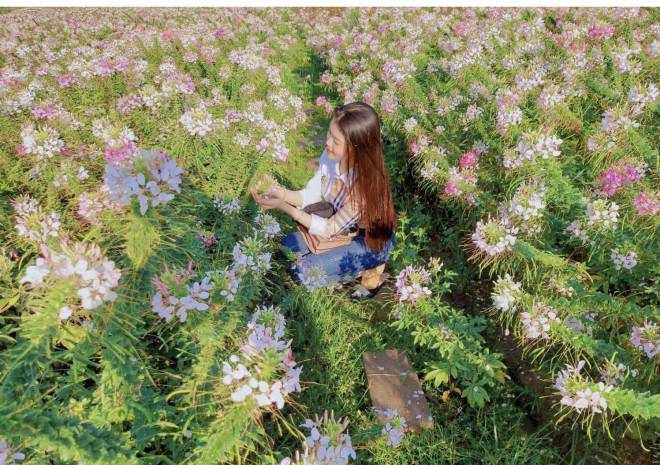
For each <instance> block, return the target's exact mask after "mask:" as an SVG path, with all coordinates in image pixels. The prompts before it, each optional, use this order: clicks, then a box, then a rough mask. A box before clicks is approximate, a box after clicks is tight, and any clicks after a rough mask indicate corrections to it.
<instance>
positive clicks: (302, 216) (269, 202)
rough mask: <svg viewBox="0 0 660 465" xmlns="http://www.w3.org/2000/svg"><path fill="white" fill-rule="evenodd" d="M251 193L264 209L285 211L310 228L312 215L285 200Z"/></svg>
mask: <svg viewBox="0 0 660 465" xmlns="http://www.w3.org/2000/svg"><path fill="white" fill-rule="evenodd" d="M250 192H251V194H252V197H253V198H254V201H255V202H257V204H258V205H259V206H260V207H262V208H263V209H265V210H270V209H271V208H276V209H277V210H280V211H283V212H284V213H286V214H287V215H289V216H290V217H291V218H293V219H294V220H295V221H297V222H298V223H300V224H302V225H303V226H305V227H306V228H309V227H310V225H311V224H312V215H310V214H309V213H307V212H305V211H303V210H301V209H299V208H296V207H295V206H293V205H291V204H289V203H287V202H285V201H284V199H280V198H275V197H266V196H263V195H259V194H258V193H257V191H255V190H251V191H250Z"/></svg>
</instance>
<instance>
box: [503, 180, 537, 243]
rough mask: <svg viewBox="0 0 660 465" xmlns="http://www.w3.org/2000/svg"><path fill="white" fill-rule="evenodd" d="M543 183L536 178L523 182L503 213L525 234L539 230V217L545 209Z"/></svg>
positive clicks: (535, 232)
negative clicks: (529, 181)
mask: <svg viewBox="0 0 660 465" xmlns="http://www.w3.org/2000/svg"><path fill="white" fill-rule="evenodd" d="M545 191H546V188H545V185H544V184H543V183H542V182H541V181H538V180H534V181H533V182H531V183H527V182H524V183H522V184H521V185H520V186H518V189H517V190H516V193H515V194H514V196H513V198H512V199H511V201H510V202H509V206H508V208H507V209H506V211H504V212H503V214H504V215H505V216H506V215H508V217H509V218H510V219H511V220H512V221H513V222H515V224H517V225H518V227H519V228H520V230H521V231H522V232H524V233H527V234H537V233H539V232H541V228H542V225H541V222H540V220H541V217H542V215H543V210H544V209H545Z"/></svg>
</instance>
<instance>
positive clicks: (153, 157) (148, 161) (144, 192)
mask: <svg viewBox="0 0 660 465" xmlns="http://www.w3.org/2000/svg"><path fill="white" fill-rule="evenodd" d="M181 173H183V170H182V169H181V168H179V167H178V166H177V164H176V162H175V161H174V160H173V159H172V158H170V157H169V156H168V155H166V154H165V153H163V152H159V151H150V150H142V151H141V153H140V156H138V157H137V158H134V159H133V162H132V163H131V164H130V166H129V167H126V168H123V167H117V166H114V165H112V164H107V165H106V167H105V174H104V177H103V180H104V184H105V186H106V188H107V190H108V194H109V196H110V199H111V200H112V201H115V202H118V203H119V204H122V205H130V203H131V198H132V197H135V198H136V199H137V201H138V203H139V205H140V214H142V215H144V214H145V213H146V212H147V208H148V206H149V203H151V206H152V207H156V206H158V205H160V204H161V203H166V202H169V201H170V200H172V199H173V198H174V192H176V193H180V192H181V187H180V184H181Z"/></svg>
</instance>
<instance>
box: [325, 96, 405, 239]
mask: <svg viewBox="0 0 660 465" xmlns="http://www.w3.org/2000/svg"><path fill="white" fill-rule="evenodd" d="M332 119H333V121H334V122H335V123H337V126H339V129H340V130H341V132H342V133H343V135H344V138H345V139H346V148H347V156H348V160H347V162H348V169H352V170H353V173H354V178H353V182H352V184H351V187H350V191H351V193H354V194H356V197H357V198H359V199H361V200H362V205H361V206H360V208H361V222H362V223H364V224H365V227H366V230H365V242H366V244H367V246H368V247H369V248H371V249H373V250H375V251H376V252H379V251H380V250H382V249H383V247H384V246H385V244H386V243H387V241H388V240H389V239H390V237H391V236H392V234H393V232H394V230H395V228H396V212H395V211H394V203H393V201H392V188H391V186H390V177H389V176H388V174H387V168H386V167H385V157H384V155H383V145H382V140H381V136H380V121H379V119H378V114H377V113H376V111H375V110H374V109H373V108H372V107H371V106H370V105H367V104H366V103H363V102H353V103H348V104H346V105H342V106H340V107H338V108H336V109H335V110H334V113H333V118H332ZM351 197H353V196H351Z"/></svg>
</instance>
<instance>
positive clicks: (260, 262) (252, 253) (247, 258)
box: [232, 235, 272, 274]
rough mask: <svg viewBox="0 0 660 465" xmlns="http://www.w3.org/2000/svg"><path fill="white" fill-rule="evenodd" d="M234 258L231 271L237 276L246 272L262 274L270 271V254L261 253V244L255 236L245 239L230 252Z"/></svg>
mask: <svg viewBox="0 0 660 465" xmlns="http://www.w3.org/2000/svg"><path fill="white" fill-rule="evenodd" d="M232 256H233V257H234V264H233V269H234V270H236V271H237V272H238V273H239V274H244V273H246V272H247V271H248V270H251V271H256V272H258V273H264V272H266V271H267V270H269V269H270V259H271V256H272V253H271V252H264V251H263V242H262V241H261V239H259V237H258V236H257V235H255V236H252V237H245V238H243V239H242V240H240V241H239V242H237V243H236V244H234V248H233V250H232Z"/></svg>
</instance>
